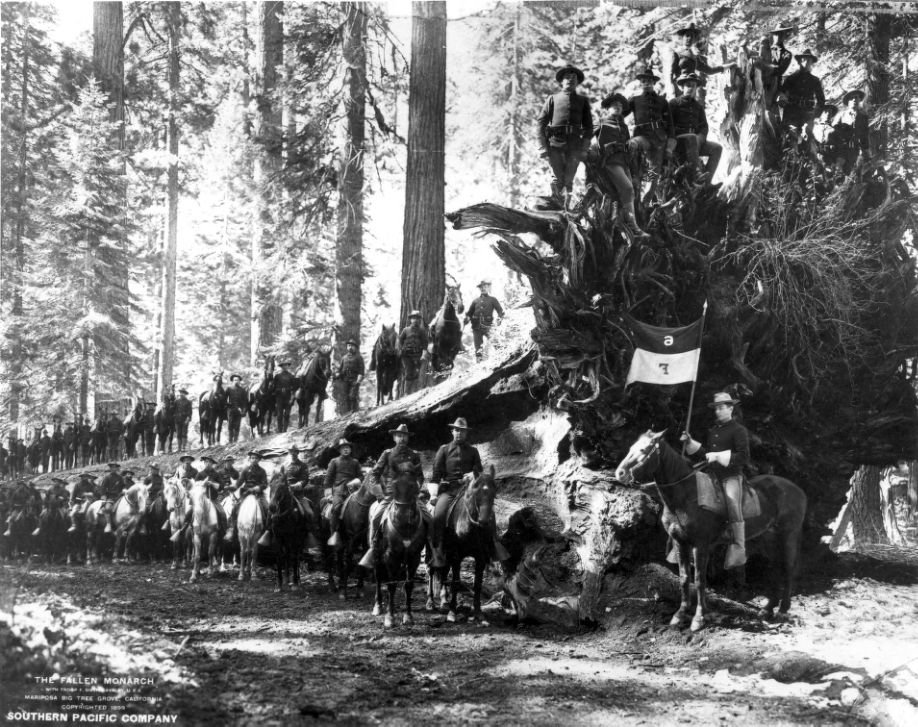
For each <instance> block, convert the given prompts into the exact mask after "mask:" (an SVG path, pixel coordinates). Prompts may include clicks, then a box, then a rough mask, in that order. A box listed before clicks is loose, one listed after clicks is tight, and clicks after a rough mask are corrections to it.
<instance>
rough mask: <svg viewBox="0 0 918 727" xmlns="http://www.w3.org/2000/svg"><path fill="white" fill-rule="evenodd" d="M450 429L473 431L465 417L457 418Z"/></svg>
mask: <svg viewBox="0 0 918 727" xmlns="http://www.w3.org/2000/svg"><path fill="white" fill-rule="evenodd" d="M449 428H450V429H466V430H468V429H471V427H470V426H469V423H468V422H467V421H466V420H465V417H456V421H454V422H453V423H452V424H450V425H449Z"/></svg>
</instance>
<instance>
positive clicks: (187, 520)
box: [166, 510, 193, 543]
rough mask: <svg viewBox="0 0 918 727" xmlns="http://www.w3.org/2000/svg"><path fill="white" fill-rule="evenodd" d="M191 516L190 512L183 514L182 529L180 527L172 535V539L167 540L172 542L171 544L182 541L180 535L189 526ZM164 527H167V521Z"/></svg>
mask: <svg viewBox="0 0 918 727" xmlns="http://www.w3.org/2000/svg"><path fill="white" fill-rule="evenodd" d="M192 515H193V513H192V511H191V510H189V511H188V512H187V513H185V522H183V523H182V527H180V528H179V529H178V530H176V531H175V532H174V533H172V537H170V538H169V540H170V541H172V542H173V543H177V542H179V540H181V539H182V534H183V533H184V532H185V531H186V530H187V529H188V526H189V525H191V517H192ZM166 525H167V526H168V525H169V521H168V520H167V521H166Z"/></svg>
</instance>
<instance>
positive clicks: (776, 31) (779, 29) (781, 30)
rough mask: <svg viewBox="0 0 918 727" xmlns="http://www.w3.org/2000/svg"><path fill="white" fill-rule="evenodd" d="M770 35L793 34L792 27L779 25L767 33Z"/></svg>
mask: <svg viewBox="0 0 918 727" xmlns="http://www.w3.org/2000/svg"><path fill="white" fill-rule="evenodd" d="M769 32H770V33H771V34H772V35H779V34H781V33H793V32H794V26H792V25H779V26H778V27H777V28H772V29H771V30H770V31H769Z"/></svg>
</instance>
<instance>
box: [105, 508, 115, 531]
mask: <svg viewBox="0 0 918 727" xmlns="http://www.w3.org/2000/svg"><path fill="white" fill-rule="evenodd" d="M105 532H106V533H113V532H115V506H114V505H112V509H111V512H110V513H109V514H108V522H107V523H106V524H105Z"/></svg>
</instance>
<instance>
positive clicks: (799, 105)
mask: <svg viewBox="0 0 918 727" xmlns="http://www.w3.org/2000/svg"><path fill="white" fill-rule="evenodd" d="M794 57H795V58H796V59H797V63H798V64H799V65H800V68H798V69H797V70H796V71H794V72H793V73H792V74H790V75H789V76H788V77H787V78H785V79H784V83H782V84H781V93H780V94H778V105H784V126H785V128H787V129H789V130H790V131H791V133H793V134H794V136H795V137H796V138H797V141H798V143H800V144H801V146H803V147H804V150H805V151H808V150H809V146H810V141H811V140H812V138H813V122H814V121H815V120H816V117H817V116H818V115H819V114H820V112H821V111H822V107H823V106H824V105H825V103H826V96H825V93H823V90H822V81H820V80H819V79H818V78H817V77H816V76H814V75H813V74H812V73H810V66H812V65H813V64H814V63H815V62H816V61H817V60H819V59H818V58H817V57H816V56H815V55H813V54H812V53H811V52H810V51H809V50H805V51H804V52H803V53H800V54H799V55H797V56H794Z"/></svg>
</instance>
